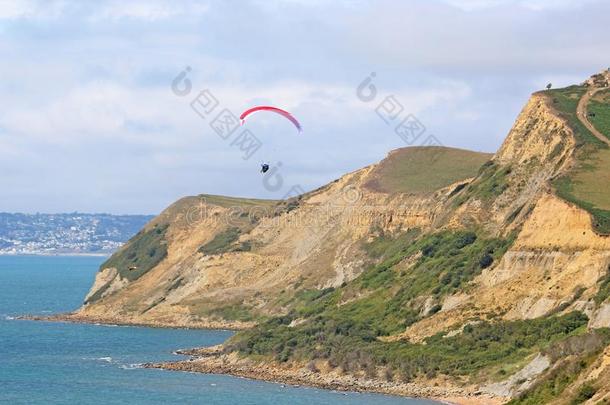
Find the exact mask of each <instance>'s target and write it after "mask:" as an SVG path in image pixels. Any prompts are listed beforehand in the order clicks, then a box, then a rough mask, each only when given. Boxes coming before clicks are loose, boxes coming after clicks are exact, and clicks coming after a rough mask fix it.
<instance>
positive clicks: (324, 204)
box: [77, 166, 452, 327]
mask: <svg viewBox="0 0 610 405" xmlns="http://www.w3.org/2000/svg"><path fill="white" fill-rule="evenodd" d="M375 168H376V166H371V167H368V168H365V169H362V170H359V171H357V172H354V173H351V174H348V175H346V176H344V177H343V178H341V179H339V180H338V181H336V182H334V183H331V184H330V185H328V186H326V187H324V188H322V189H320V190H318V191H315V192H312V193H309V194H307V195H305V196H303V197H302V198H300V199H298V200H296V199H295V200H293V201H291V202H290V204H292V206H291V208H290V209H286V207H285V206H282V205H278V204H275V203H268V202H264V203H263V202H261V204H256V203H253V204H247V205H244V204H242V203H241V202H240V201H237V200H236V201H232V202H231V203H229V204H222V205H224V206H221V205H218V204H217V202H216V201H215V200H214V198H213V197H212V198H206V197H201V198H188V199H185V200H181V201H179V202H178V203H176V205H175V206H172V207H170V208H168V210H166V212H164V213H162V214H161V215H160V216H159V218H158V219H157V220H156V222H157V223H165V222H167V223H168V224H169V226H168V228H167V232H166V240H165V243H166V244H167V257H166V258H164V259H163V260H162V261H161V262H160V263H159V264H157V265H156V266H155V267H153V268H152V269H150V270H149V271H147V272H146V273H145V274H143V275H142V276H140V277H139V278H137V279H135V280H132V281H128V280H127V279H126V278H125V274H127V275H129V270H126V271H125V269H123V271H122V272H121V271H118V270H120V269H116V268H107V269H102V270H101V271H100V273H98V276H97V279H96V282H95V284H94V285H93V287H92V289H91V292H90V293H89V294H88V299H90V297H92V296H95V295H96V292H98V291H99V290H100V288H101V287H103V286H106V289H105V290H104V292H103V293H102V294H98V295H100V297H99V299H97V300H95V301H90V302H88V303H87V304H86V305H85V306H84V307H83V308H82V309H81V310H80V311H79V312H78V313H77V316H81V317H82V316H84V317H87V316H89V317H94V318H96V319H99V320H103V319H104V318H107V319H109V320H114V321H126V322H135V323H150V324H159V325H181V326H214V325H223V326H236V327H242V326H247V325H248V321H249V320H250V318H251V317H254V316H260V315H272V314H281V313H282V311H283V310H284V307H283V301H288V300H290V298H291V297H292V296H293V295H294V294H295V293H296V292H297V291H301V290H307V289H322V288H328V287H337V286H339V285H341V284H342V283H345V282H349V281H350V280H352V279H354V278H355V277H356V276H358V275H359V274H360V273H361V272H362V271H363V270H364V268H365V266H364V263H365V260H366V258H365V255H364V252H363V251H362V243H363V241H365V240H367V239H368V238H371V237H374V235H375V233H379V232H389V233H395V232H398V231H399V230H402V231H404V230H408V229H411V228H418V229H430V227H431V225H432V224H433V222H434V220H435V217H436V213H437V211H438V210H440V209H441V208H442V206H443V204H444V203H445V201H446V200H447V198H448V194H449V192H450V191H451V189H452V186H451V185H450V186H448V187H445V188H443V189H441V190H438V191H437V192H435V193H431V194H428V195H423V196H421V195H419V196H418V195H408V194H389V193H377V192H374V191H371V190H370V189H369V188H367V187H364V186H363V185H364V184H365V183H366V182H367V179H369V176H370V175H371V173H372V172H374V170H375ZM243 222H246V223H247V226H243ZM151 226H153V225H149V228H150V227H151ZM233 228H242V229H243V230H242V231H241V232H240V234H239V237H238V239H237V240H235V241H234V242H231V243H230V244H229V245H231V246H233V247H234V248H231V249H227V250H225V249H223V250H222V252H220V250H219V253H214V252H212V253H210V254H204V253H202V252H201V251H200V248H201V247H202V246H204V245H206V244H208V243H210V242H211V241H213V240H214V238H215V237H217V236H218V235H219V234H222V233H223V232H225V231H226V230H227V229H233ZM244 245H245V246H248V249H241V248H240V246H244ZM121 273H123V275H122V274H121ZM223 315H225V316H223ZM227 318H228V319H227Z"/></svg>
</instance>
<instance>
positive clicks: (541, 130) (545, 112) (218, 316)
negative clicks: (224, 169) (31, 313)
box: [78, 94, 610, 340]
mask: <svg viewBox="0 0 610 405" xmlns="http://www.w3.org/2000/svg"><path fill="white" fill-rule="evenodd" d="M574 145H575V141H574V137H573V135H572V130H571V129H570V127H569V126H568V125H567V124H566V122H564V121H563V120H562V119H561V118H560V117H558V116H557V115H556V114H555V113H554V111H553V109H552V108H551V106H550V105H549V100H548V99H547V98H546V97H545V96H544V95H542V94H535V95H533V96H532V97H531V99H530V100H529V101H528V103H527V105H526V106H525V108H524V109H523V111H522V112H521V114H520V115H519V117H518V118H517V120H516V122H515V125H514V127H513V128H512V130H511V131H510V133H509V135H508V137H507V138H506V140H505V142H504V143H503V145H502V147H501V148H500V149H499V151H498V152H497V153H496V154H495V155H494V156H493V159H491V160H490V161H489V162H488V163H486V164H484V165H483V167H482V169H480V170H479V172H478V174H477V175H476V176H474V177H473V178H463V179H460V180H459V181H456V182H455V183H453V184H449V185H446V186H445V187H441V188H439V189H438V190H436V191H433V192H428V193H421V192H420V193H409V192H408V191H406V192H404V191H403V192H388V190H383V191H381V190H379V187H372V186H371V184H378V183H379V178H378V177H376V176H378V175H379V173H381V172H383V171H384V170H387V167H384V162H381V163H380V164H378V165H373V166H369V167H367V168H364V169H361V170H359V171H356V172H353V173H350V174H348V175H345V176H344V177H342V178H341V179H339V180H337V181H335V182H333V183H331V184H329V185H328V186H325V187H323V188H321V189H319V190H317V191H315V192H311V193H308V194H306V195H304V196H302V197H300V198H299V199H295V200H292V201H291V202H289V203H288V206H287V205H286V203H283V205H282V203H277V202H264V201H256V200H248V202H247V203H244V202H242V201H241V200H238V199H234V200H229V201H224V200H222V201H220V202H218V201H216V199H215V198H214V197H207V198H206V197H205V196H202V197H189V198H186V199H183V200H180V201H179V202H177V203H176V204H174V205H173V206H172V207H170V208H168V209H167V210H166V211H165V212H163V213H162V214H161V215H160V216H159V217H158V218H157V219H155V220H154V221H153V222H152V223H151V224H149V225H148V227H147V228H151V227H153V226H158V225H160V224H167V225H168V228H167V231H166V234H165V235H166V237H165V241H164V243H166V246H167V255H166V257H165V258H164V259H163V260H162V261H161V262H160V263H158V264H156V265H155V266H154V267H153V268H152V269H150V270H149V271H147V272H146V273H145V274H143V275H141V276H140V277H138V278H136V279H134V280H129V279H128V278H127V277H126V276H129V270H128V269H127V270H126V269H116V268H107V269H102V270H101V271H100V273H99V274H98V276H97V279H96V282H95V284H94V285H93V287H92V289H91V291H90V293H89V294H88V297H87V305H85V306H84V307H83V308H82V309H81V310H80V311H79V312H78V315H80V316H91V317H97V318H100V319H102V318H112V319H115V320H119V319H120V320H125V321H128V322H138V323H151V324H166V325H175V324H177V325H182V326H189V325H190V326H198V325H199V326H201V325H204V326H205V325H214V324H217V323H218V324H222V325H225V326H226V325H230V324H231V323H235V326H245V325H248V324H249V321H253V320H254V319H255V318H256V317H257V316H261V315H277V314H281V313H282V312H283V311H284V310H285V309H286V308H285V307H284V306H285V304H287V303H288V302H289V301H290V298H291V297H293V296H294V294H296V293H297V292H298V291H302V290H308V289H323V288H329V287H338V286H340V285H341V284H342V283H346V282H349V281H351V280H353V279H354V278H355V277H357V276H358V275H359V274H361V273H362V271H364V269H365V267H366V263H367V257H366V255H365V253H364V252H363V249H362V245H363V243H364V242H366V241H367V240H370V239H372V238H375V237H376V236H378V235H379V234H380V233H384V234H387V233H389V234H393V233H394V234H395V233H398V232H404V231H406V230H408V229H415V228H417V229H419V230H421V232H422V233H427V232H434V231H438V230H441V229H462V228H467V227H472V226H475V227H482V228H484V229H485V231H486V232H488V233H490V234H493V235H501V236H505V237H506V236H507V235H510V234H511V233H512V234H513V235H516V241H515V243H514V245H513V246H512V248H511V249H510V250H509V251H508V252H507V253H506V255H505V256H504V258H503V259H502V260H501V261H500V262H499V263H498V264H497V265H495V266H493V267H492V268H490V269H487V270H486V271H484V272H483V274H481V275H480V276H479V277H478V278H477V280H476V281H475V283H474V284H475V287H474V289H472V288H471V289H470V291H468V292H461V293H459V294H456V295H455V296H450V297H448V298H446V299H445V302H444V304H443V309H442V310H441V311H440V312H439V313H438V314H436V315H434V316H431V317H428V318H425V319H424V320H422V321H420V322H418V323H416V324H415V325H413V326H411V327H410V328H409V330H407V331H406V332H405V335H404V336H407V337H409V338H411V339H415V340H421V339H422V338H424V337H425V336H428V335H431V334H434V333H436V332H438V331H441V330H443V329H446V328H448V327H456V326H460V325H462V324H463V322H464V321H465V319H468V318H471V317H472V316H473V315H476V316H483V317H484V316H491V315H494V316H495V315H498V314H500V315H501V316H503V317H505V318H507V319H513V318H532V317H537V316H542V315H546V314H549V313H551V312H553V311H557V309H558V308H561V309H562V310H569V309H572V308H576V307H578V308H586V310H587V312H588V313H589V314H591V315H593V320H592V321H591V322H592V325H607V324H609V323H610V319H607V316H606V315H605V314H606V312H607V311H604V310H602V309H601V308H598V307H597V306H596V305H593V304H591V303H590V302H589V299H590V298H591V297H592V296H593V295H594V294H595V292H596V288H597V281H598V280H599V279H600V277H602V276H603V275H604V274H605V273H606V271H607V268H608V264H609V257H610V238H608V237H604V236H599V235H596V234H595V233H594V232H593V231H592V228H591V219H590V216H589V214H588V213H587V212H585V211H583V210H581V209H579V208H576V207H574V206H572V205H570V204H568V203H566V202H564V201H562V200H560V199H559V198H557V197H555V196H554V194H553V192H552V187H551V184H550V180H551V179H552V178H554V177H556V176H558V175H559V174H561V173H562V172H563V171H564V170H566V169H567V168H569V167H570V165H571V164H572V155H573V153H574ZM395 158H396V156H393V154H390V156H389V157H388V161H389V160H390V159H395ZM408 158H409V157H408V156H406V157H405V158H404V159H408ZM244 223H246V225H244ZM227 229H239V236H238V237H237V238H236V240H234V241H229V242H228V243H227V244H228V246H225V247H224V248H223V249H219V250H218V252H213V251H212V252H202V251H201V249H200V248H201V247H202V246H204V245H206V244H208V243H210V242H212V241H214V238H216V237H217V236H218V235H219V234H222V233H223V232H226V231H227ZM240 246H247V249H243V248H240ZM227 247H229V249H226V248H227ZM121 270H122V271H121ZM102 287H104V289H103V291H102V292H101V293H99V292H100V291H101V290H102ZM575 292H576V293H577V294H575ZM96 293H98V294H97V295H98V297H96V299H95V300H91V297H95V295H96ZM575 295H578V297H575ZM404 336H402V337H404Z"/></svg>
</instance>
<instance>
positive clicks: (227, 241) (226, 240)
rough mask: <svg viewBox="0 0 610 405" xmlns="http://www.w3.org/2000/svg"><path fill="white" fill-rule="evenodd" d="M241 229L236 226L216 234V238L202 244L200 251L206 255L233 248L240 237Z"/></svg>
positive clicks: (224, 251)
mask: <svg viewBox="0 0 610 405" xmlns="http://www.w3.org/2000/svg"><path fill="white" fill-rule="evenodd" d="M240 234H241V230H240V229H239V228H236V227H232V228H229V229H226V230H224V231H222V232H220V233H218V234H216V236H214V239H212V240H211V241H209V242H208V243H206V244H205V245H203V246H201V247H200V248H199V250H198V252H199V253H203V254H204V255H217V254H221V253H226V252H229V251H230V250H232V248H233V244H234V243H235V242H236V241H237V240H238V239H239V235H240Z"/></svg>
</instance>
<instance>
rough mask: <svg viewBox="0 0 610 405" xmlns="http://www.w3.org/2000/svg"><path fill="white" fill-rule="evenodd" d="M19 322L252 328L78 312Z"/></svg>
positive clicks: (247, 324)
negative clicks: (137, 319)
mask: <svg viewBox="0 0 610 405" xmlns="http://www.w3.org/2000/svg"><path fill="white" fill-rule="evenodd" d="M15 319H19V320H27V321H43V322H69V323H86V324H102V325H120V326H145V327H150V328H166V329H215V330H218V329H221V330H223V329H224V330H235V331H237V330H243V329H249V328H251V327H253V326H254V324H253V323H251V322H239V321H236V322H231V321H217V320H202V321H192V320H188V321H184V322H180V321H176V320H171V321H167V322H160V321H151V322H145V321H135V320H129V319H127V320H126V319H125V318H124V317H118V316H117V317H115V316H105V317H102V316H91V315H85V314H82V313H78V312H70V313H65V314H56V315H22V316H18V317H15Z"/></svg>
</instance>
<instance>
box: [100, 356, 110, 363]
mask: <svg viewBox="0 0 610 405" xmlns="http://www.w3.org/2000/svg"><path fill="white" fill-rule="evenodd" d="M96 360H100V361H105V362H106V363H112V357H98V358H97V359H96Z"/></svg>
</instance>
